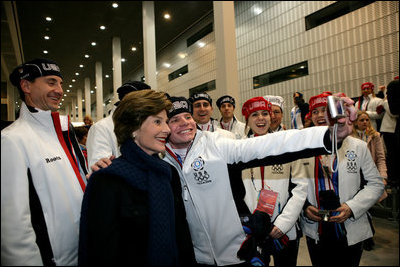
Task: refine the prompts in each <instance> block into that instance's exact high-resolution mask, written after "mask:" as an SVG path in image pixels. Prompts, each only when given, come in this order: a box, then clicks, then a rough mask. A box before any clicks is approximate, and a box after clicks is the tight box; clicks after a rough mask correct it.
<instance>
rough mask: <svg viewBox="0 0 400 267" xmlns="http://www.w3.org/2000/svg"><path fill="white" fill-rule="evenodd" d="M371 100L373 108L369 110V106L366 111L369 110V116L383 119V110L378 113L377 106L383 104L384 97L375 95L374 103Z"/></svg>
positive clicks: (374, 118)
mask: <svg viewBox="0 0 400 267" xmlns="http://www.w3.org/2000/svg"><path fill="white" fill-rule="evenodd" d="M370 101H371V103H370V105H371V108H372V110H369V108H368V109H367V111H366V112H367V114H368V116H369V117H370V118H371V119H373V120H376V119H382V117H383V112H382V113H381V114H378V112H376V108H377V107H378V106H379V105H383V99H380V98H377V97H375V98H374V100H373V101H374V102H373V103H372V100H370Z"/></svg>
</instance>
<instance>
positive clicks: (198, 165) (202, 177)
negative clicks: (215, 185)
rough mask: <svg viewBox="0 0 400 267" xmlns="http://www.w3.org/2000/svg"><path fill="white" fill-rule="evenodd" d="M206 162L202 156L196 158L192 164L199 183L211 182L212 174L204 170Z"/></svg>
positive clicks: (195, 177)
mask: <svg viewBox="0 0 400 267" xmlns="http://www.w3.org/2000/svg"><path fill="white" fill-rule="evenodd" d="M204 164H205V163H204V160H203V159H202V158H201V157H198V158H196V159H195V160H194V161H193V162H192V164H191V166H192V168H193V171H194V179H195V180H196V182H197V184H206V183H211V180H210V179H209V178H210V175H209V174H208V173H207V171H205V170H204Z"/></svg>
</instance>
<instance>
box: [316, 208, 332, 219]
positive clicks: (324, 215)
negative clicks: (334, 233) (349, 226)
mask: <svg viewBox="0 0 400 267" xmlns="http://www.w3.org/2000/svg"><path fill="white" fill-rule="evenodd" d="M318 216H320V217H322V220H323V221H324V222H327V221H329V218H330V217H331V211H330V210H319V211H318Z"/></svg>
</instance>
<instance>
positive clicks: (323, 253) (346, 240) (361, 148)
mask: <svg viewBox="0 0 400 267" xmlns="http://www.w3.org/2000/svg"><path fill="white" fill-rule="evenodd" d="M330 95H332V94H331V92H324V93H322V94H319V95H316V96H313V97H311V98H310V101H309V105H310V116H311V119H312V121H313V123H314V125H315V126H325V125H329V124H330V121H332V118H331V117H330V114H328V112H327V109H328V104H327V103H328V96H330ZM344 105H346V104H344ZM328 116H329V118H328ZM346 120H348V118H346ZM332 157H333V158H332ZM332 160H333V162H332ZM301 161H303V164H300V165H301V168H298V169H295V170H293V171H292V175H293V176H295V177H297V176H303V177H309V178H310V181H309V185H308V194H307V200H306V203H305V205H304V207H303V212H302V214H301V215H300V224H301V228H302V230H303V233H304V235H305V236H306V239H307V247H308V251H309V254H310V258H311V262H312V264H313V266H327V265H332V266H341V265H342V266H343V265H346V266H347V265H350V266H358V265H359V263H360V259H361V254H362V243H363V241H364V240H366V239H368V238H370V237H372V236H373V230H372V225H370V222H369V220H368V216H367V211H368V209H370V208H371V207H372V206H373V205H374V204H375V203H376V201H377V200H378V199H379V197H380V196H381V194H382V193H383V189H384V185H383V182H382V178H381V177H380V175H379V171H378V169H377V168H376V166H375V164H374V162H373V160H372V157H371V154H370V153H369V150H368V147H367V145H366V143H365V142H362V141H361V140H358V139H356V138H354V137H351V136H348V137H346V138H345V139H344V140H343V142H342V144H341V146H340V148H339V150H338V151H337V155H336V156H335V155H322V156H317V157H312V158H308V159H304V160H301ZM332 163H333V164H332ZM332 169H333V170H332ZM361 173H362V174H363V175H361Z"/></svg>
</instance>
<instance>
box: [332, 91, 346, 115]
mask: <svg viewBox="0 0 400 267" xmlns="http://www.w3.org/2000/svg"><path fill="white" fill-rule="evenodd" d="M328 108H329V113H330V114H331V118H332V119H339V118H345V117H346V110H345V108H344V104H343V99H341V98H340V97H337V96H333V95H330V96H328Z"/></svg>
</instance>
